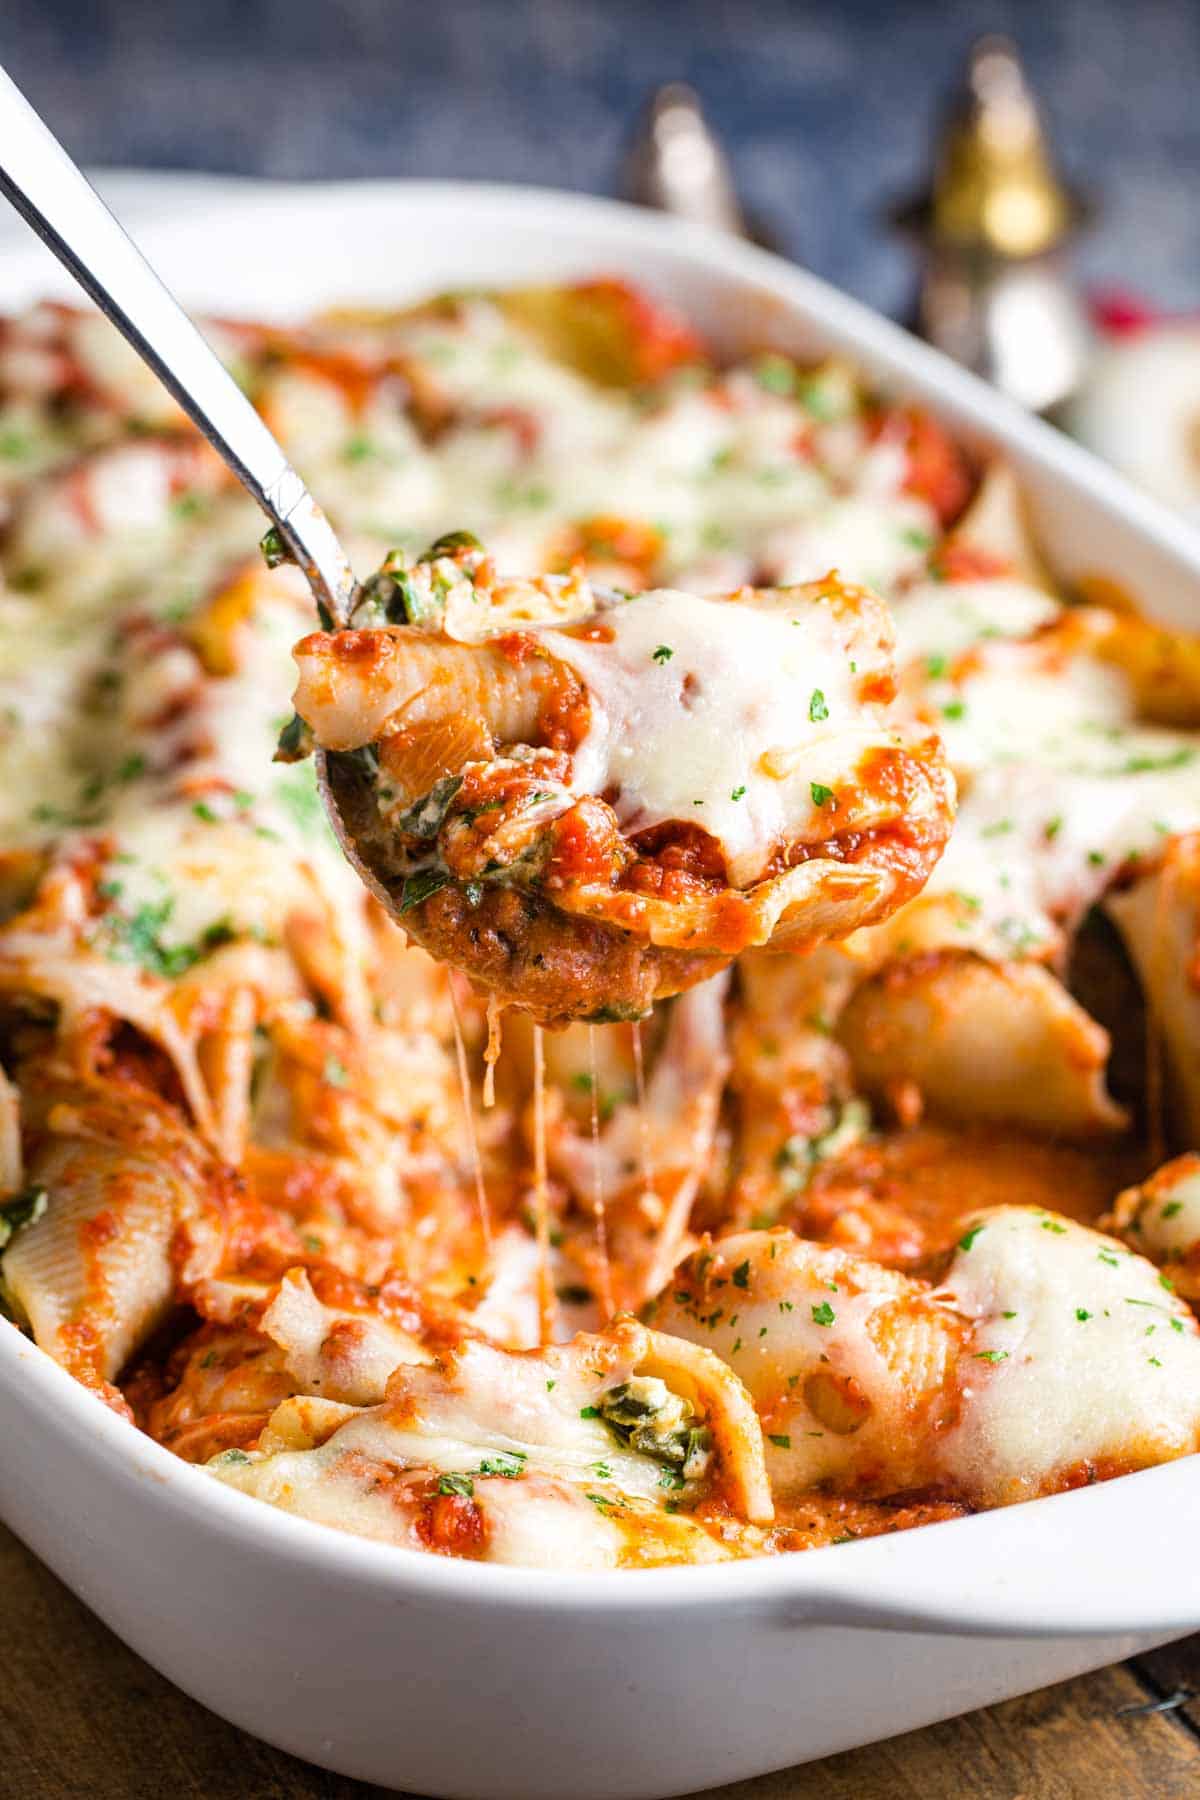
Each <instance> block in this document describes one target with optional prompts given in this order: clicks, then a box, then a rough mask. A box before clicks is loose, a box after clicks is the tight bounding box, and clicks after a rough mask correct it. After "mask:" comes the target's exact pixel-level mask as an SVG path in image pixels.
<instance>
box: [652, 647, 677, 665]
mask: <svg viewBox="0 0 1200 1800" xmlns="http://www.w3.org/2000/svg"><path fill="white" fill-rule="evenodd" d="M674 654H675V652H674V651H673V650H672V648H671V646H670V644H660V645H659V646H658V649H657V650H655V651H653V652H652V653H651V659H650V660H651V661H652V662H656V663H666V662H670V660H671V658H672V657H673V656H674Z"/></svg>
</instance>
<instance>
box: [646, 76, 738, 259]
mask: <svg viewBox="0 0 1200 1800" xmlns="http://www.w3.org/2000/svg"><path fill="white" fill-rule="evenodd" d="M620 186H621V193H622V196H623V197H624V198H625V199H626V200H633V201H636V202H637V204H638V205H639V206H651V207H655V208H656V209H657V210H658V211H659V212H668V213H673V214H674V215H675V216H676V217H677V218H681V219H690V220H691V221H692V223H693V224H696V225H711V226H715V227H716V228H717V229H718V230H720V231H732V232H734V233H736V234H737V236H739V237H749V236H750V235H751V232H750V228H749V227H748V225H747V222H746V218H745V215H744V214H743V212H742V208H741V205H740V204H739V202H738V197H737V192H736V189H735V188H734V183H733V173H732V171H731V169H730V167H729V159H728V158H727V156H726V155H725V151H724V149H723V148H722V146H721V144H720V142H719V141H718V139H717V136H716V134H715V132H714V131H713V129H712V127H711V126H710V125H709V123H708V120H707V119H706V118H705V116H704V108H703V106H702V105H701V102H700V96H699V95H698V94H697V93H696V91H695V89H694V88H690V87H688V86H687V85H686V83H684V82H682V81H672V82H669V83H668V84H667V86H666V87H660V88H656V89H655V91H654V92H653V93H652V94H651V95H650V98H649V100H648V101H647V102H646V105H645V107H644V109H643V111H642V114H641V117H640V119H639V120H638V123H637V125H636V127H635V129H634V133H633V137H632V140H631V142H630V145H629V148H628V150H627V151H626V154H625V160H624V163H623V165H622V170H621V183H620Z"/></svg>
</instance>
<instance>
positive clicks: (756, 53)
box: [0, 0, 1200, 311]
mask: <svg viewBox="0 0 1200 1800" xmlns="http://www.w3.org/2000/svg"><path fill="white" fill-rule="evenodd" d="M987 30H1003V31H1008V32H1010V33H1012V34H1013V35H1014V36H1015V37H1016V38H1017V40H1018V41H1019V43H1020V45H1021V48H1022V49H1023V51H1024V52H1025V54H1026V56H1027V60H1028V63H1029V66H1030V68H1031V71H1032V74H1033V77H1034V79H1035V81H1036V82H1037V84H1038V85H1039V87H1040V90H1041V92H1042V94H1043V96H1044V98H1045V101H1046V105H1047V109H1048V111H1049V113H1050V116H1051V119H1052V122H1053V126H1054V131H1055V135H1056V139H1057V142H1058V144H1059V146H1060V149H1061V152H1062V157H1063V161H1064V163H1065V164H1066V165H1067V167H1068V168H1069V169H1070V170H1071V171H1072V172H1074V173H1075V174H1076V175H1077V176H1079V177H1081V178H1082V179H1084V180H1085V181H1086V182H1087V183H1088V184H1089V185H1092V186H1094V187H1095V188H1096V189H1098V190H1099V191H1100V192H1101V193H1102V194H1103V196H1104V197H1105V199H1106V202H1107V206H1106V210H1105V212H1104V215H1103V220H1102V225H1101V227H1100V229H1098V230H1097V232H1096V233H1095V234H1094V235H1093V237H1092V238H1091V239H1090V240H1089V242H1088V243H1087V244H1086V245H1085V246H1084V252H1083V254H1084V261H1085V267H1086V269H1087V271H1088V273H1089V275H1091V276H1092V277H1093V278H1095V279H1100V280H1102V281H1105V282H1108V283H1117V282H1119V283H1121V284H1123V285H1129V286H1132V287H1135V288H1137V289H1140V290H1141V291H1143V292H1146V293H1148V294H1150V295H1151V296H1153V297H1154V298H1156V299H1158V300H1159V301H1161V302H1164V303H1166V304H1170V305H1175V306H1189V305H1200V182H1198V177H1200V7H1197V6H1195V5H1191V4H1184V3H1182V0H943V3H942V4H934V3H932V0H911V3H909V4H902V5H897V6H891V7H889V6H885V5H880V4H878V3H875V4H872V3H870V0H845V3H843V4H836V0H819V3H818V4H811V5H800V4H790V3H789V0H742V3H741V4H738V3H737V0H660V3H659V4H654V0H324V3H322V0H203V3H197V0H176V3H172V0H3V6H2V7H0V56H3V59H4V60H5V61H6V62H7V63H8V66H9V67H10V68H11V70H12V72H13V74H14V75H15V76H16V78H17V79H18V81H20V82H21V83H22V84H23V85H24V86H25V87H26V89H27V91H28V92H29V94H30V97H31V98H32V99H33V100H34V102H35V103H36V104H37V105H38V106H40V107H41V108H42V109H43V110H44V111H45V112H46V113H47V115H48V116H49V118H50V119H51V121H52V123H53V124H54V125H55V126H56V128H57V129H58V131H59V132H60V134H61V135H62V136H63V138H64V139H65V141H66V142H67V143H68V145H69V146H70V147H71V149H72V150H73V151H74V152H75V154H76V155H77V156H79V157H80V158H82V159H84V160H86V161H88V162H91V163H93V164H110V165H111V164H127V165H128V164H143V165H149V166H153V167H160V168H170V167H175V168H190V169H204V168H209V169H218V170H226V171H237V172H242V173H252V174H269V175H282V176H297V175H326V176H335V175H340V176H351V175H425V176H430V175H452V176H482V177H490V178H492V179H498V180H513V181H522V182H544V183H549V184H553V185H556V186H565V187H574V188H586V189H592V190H595V191H598V192H605V191H610V190H611V188H612V186H613V182H614V178H615V169H616V166H617V163H618V159H619V154H620V149H621V144H622V140H623V137H624V134H625V132H626V130H627V127H628V123H629V120H630V118H631V116H632V115H633V113H634V112H635V111H636V109H637V107H638V105H639V103H640V101H641V100H642V98H643V97H644V95H645V93H646V92H647V90H648V89H649V88H650V87H652V86H653V85H654V84H655V83H657V82H660V81H666V80H670V79H672V78H678V77H683V78H684V79H686V80H689V81H691V82H693V83H694V84H695V85H696V86H697V87H698V88H699V89H700V90H701V92H702V94H703V96H704V99H705V101H706V103H707V105H708V107H709V109H710V112H711V115H712V117H713V119H714V120H715V121H716V123H717V125H718V126H719V128H720V129H721V131H722V132H723V133H724V134H725V135H726V137H727V139H728V141H729V145H730V148H731V150H732V152H733V156H734V161H735V165H736V170H737V175H738V179H739V182H740V184H741V186H742V190H743V193H744V196H745V198H746V199H747V201H748V203H749V204H750V206H751V207H753V208H754V209H755V210H756V211H757V212H759V213H760V214H762V215H763V216H764V217H765V218H766V219H767V220H768V221H769V223H770V224H771V226H772V227H773V228H774V229H775V230H776V232H777V233H778V234H779V235H780V236H781V237H782V238H783V240H784V242H785V244H786V246H787V247H788V249H790V250H791V251H792V253H793V254H795V255H797V256H799V257H800V258H801V259H802V260H804V261H805V262H807V263H808V264H809V265H810V266H811V267H813V268H815V269H817V270H818V271H819V272H820V273H822V274H824V275H826V276H829V277H830V278H832V279H833V280H834V281H836V282H838V283H840V284H841V285H842V286H844V287H848V288H850V289H852V290H853V291H854V292H856V293H858V294H860V295H861V296H863V297H864V298H866V299H868V300H870V301H872V302H873V303H874V304H876V305H880V306H884V307H886V308H888V309H890V310H892V311H896V310H899V309H900V308H901V307H902V306H903V304H904V302H905V299H906V296H907V291H908V282H909V264H908V262H907V259H906V256H905V252H904V251H903V249H902V248H901V247H899V246H898V245H897V244H896V243H895V242H894V240H891V239H890V238H889V237H888V235H887V233H886V231H885V230H884V229H883V228H882V226H881V223H880V213H881V209H882V207H883V205H884V203H885V202H886V200H887V199H888V198H890V197H894V196H896V195H897V194H901V193H904V192H905V191H906V190H909V189H910V188H911V187H912V186H913V185H914V183H915V182H916V181H917V180H918V178H919V176H920V174H921V172H922V170H923V168H924V165H925V161H926V156H927V147H928V142H929V135H930V131H931V129H932V117H933V113H934V109H935V107H936V104H937V101H938V98H939V96H940V95H941V94H942V93H943V91H944V89H945V87H946V85H947V83H948V82H949V81H950V80H951V79H952V78H953V75H954V73H955V71H956V69H957V67H958V65H959V64H960V62H961V58H962V55H963V52H964V49H965V47H966V45H967V44H968V43H969V41H970V40H971V38H972V37H973V36H974V35H976V34H977V33H979V32H983V31H987Z"/></svg>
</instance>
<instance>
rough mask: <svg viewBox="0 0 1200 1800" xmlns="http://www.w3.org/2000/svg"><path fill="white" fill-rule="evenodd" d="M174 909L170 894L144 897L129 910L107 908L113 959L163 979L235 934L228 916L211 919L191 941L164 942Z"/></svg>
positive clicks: (184, 969) (183, 970) (191, 964)
mask: <svg viewBox="0 0 1200 1800" xmlns="http://www.w3.org/2000/svg"><path fill="white" fill-rule="evenodd" d="M174 911H175V901H174V898H173V896H171V895H169V894H168V895H166V896H165V897H164V898H163V899H162V900H147V901H144V902H143V903H142V905H141V906H139V907H137V908H136V909H135V911H133V912H131V913H119V912H110V913H109V914H107V915H106V919H105V923H106V925H107V927H108V930H109V932H110V934H111V938H112V942H111V945H110V947H109V950H108V956H109V958H110V960H112V961H114V962H134V963H139V964H140V965H141V967H142V968H144V969H149V971H150V972H151V974H153V975H161V976H162V977H163V978H164V979H165V980H172V979H174V978H175V977H176V976H179V975H185V974H186V973H187V971H188V970H189V969H191V968H193V967H194V966H195V965H196V963H198V962H200V961H202V959H203V958H204V957H205V956H207V955H208V954H209V953H210V951H213V950H218V949H220V947H221V945H222V944H228V943H231V942H232V941H233V939H234V937H235V936H236V935H237V934H236V932H235V931H234V928H233V922H232V920H231V919H229V918H228V917H226V918H222V919H214V920H213V923H212V924H211V925H208V926H206V927H205V929H204V930H203V931H202V932H201V933H200V935H199V937H197V938H195V939H194V940H193V941H192V942H191V943H184V944H168V943H165V942H164V941H163V932H164V931H165V929H166V927H167V925H168V924H169V923H170V920H171V915H172V914H173V913H174Z"/></svg>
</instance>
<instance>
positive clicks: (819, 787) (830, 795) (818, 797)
mask: <svg viewBox="0 0 1200 1800" xmlns="http://www.w3.org/2000/svg"><path fill="white" fill-rule="evenodd" d="M808 791H809V793H810V794H811V795H812V803H813V805H814V806H828V807H829V808H830V810H831V811H832V812H836V811H837V795H836V794H835V793H834V791H833V789H832V788H831V787H826V786H825V784H824V782H822V781H810V782H809V784H808Z"/></svg>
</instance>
